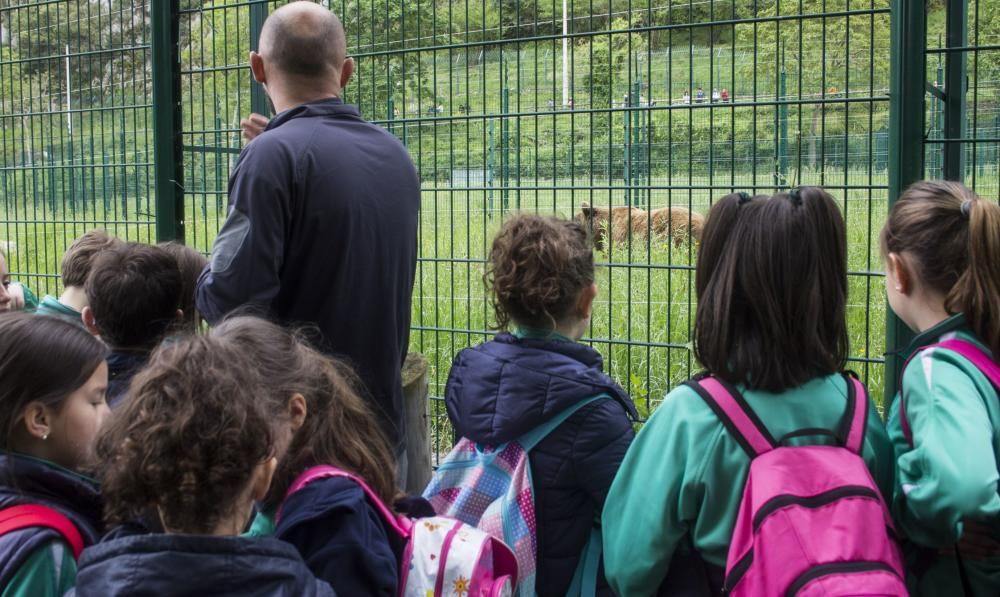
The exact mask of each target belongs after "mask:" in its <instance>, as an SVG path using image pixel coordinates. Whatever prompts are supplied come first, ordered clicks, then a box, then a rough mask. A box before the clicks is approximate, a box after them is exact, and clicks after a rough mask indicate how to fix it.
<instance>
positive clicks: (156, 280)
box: [86, 243, 183, 349]
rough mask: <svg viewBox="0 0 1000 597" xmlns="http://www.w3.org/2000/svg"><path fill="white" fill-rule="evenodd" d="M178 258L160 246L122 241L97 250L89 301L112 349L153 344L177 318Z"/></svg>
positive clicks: (178, 289)
mask: <svg viewBox="0 0 1000 597" xmlns="http://www.w3.org/2000/svg"><path fill="white" fill-rule="evenodd" d="M182 287H183V283H182V281H181V273H180V270H179V269H178V268H177V261H176V260H175V259H174V258H173V256H172V255H170V253H168V252H167V251H166V250H165V249H163V248H161V247H155V246H151V245H144V244H139V243H125V244H123V245H122V246H120V247H114V248H111V249H109V250H107V251H104V252H102V253H101V255H100V256H99V257H98V258H97V259H96V260H95V261H94V265H93V268H92V270H91V272H90V276H89V277H88V278H87V285H86V290H87V301H88V302H89V303H90V309H91V311H93V313H94V321H95V323H96V325H97V330H98V332H100V334H101V338H102V339H104V341H105V342H107V343H108V345H110V346H111V347H112V348H133V349H151V348H153V347H155V346H156V344H157V343H159V342H160V340H162V339H163V337H164V336H165V335H166V334H167V332H168V330H170V328H171V327H172V326H173V325H174V324H175V323H176V321H177V317H176V314H177V309H178V308H179V306H180V301H181V288H182Z"/></svg>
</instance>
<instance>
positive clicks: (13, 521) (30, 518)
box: [0, 504, 83, 560]
mask: <svg viewBox="0 0 1000 597" xmlns="http://www.w3.org/2000/svg"><path fill="white" fill-rule="evenodd" d="M33 527H40V528H46V529H52V530H53V531H55V532H57V533H59V534H60V535H61V536H62V538H63V539H64V540H65V541H66V543H69V547H70V549H71V550H72V551H73V559H74V560H79V559H80V553H81V552H83V535H81V534H80V530H79V529H77V528H76V525H75V524H73V522H72V521H71V520H70V519H69V518H67V517H66V515H64V514H63V513H61V512H59V511H58V510H55V509H53V508H49V507H48V506H42V505H40V504H22V505H20V506H11V507H10V508H4V509H3V510H0V535H6V534H7V533H12V532H14V531H20V530H21V529H29V528H33Z"/></svg>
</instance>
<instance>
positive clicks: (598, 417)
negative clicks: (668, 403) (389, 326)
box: [445, 333, 638, 597]
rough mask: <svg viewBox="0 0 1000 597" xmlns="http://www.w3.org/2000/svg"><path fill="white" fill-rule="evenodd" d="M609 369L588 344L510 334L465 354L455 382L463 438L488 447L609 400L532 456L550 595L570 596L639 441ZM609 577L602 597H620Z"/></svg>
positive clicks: (541, 577) (541, 557)
mask: <svg viewBox="0 0 1000 597" xmlns="http://www.w3.org/2000/svg"><path fill="white" fill-rule="evenodd" d="M602 366H603V361H602V359H601V356H600V355H599V354H598V353H597V352H596V351H595V350H594V349H592V348H590V347H589V346H587V345H585V344H579V343H576V342H570V341H561V340H548V339H531V338H516V337H514V336H512V335H510V334H507V333H501V334H497V336H496V338H495V339H494V340H493V341H491V342H486V343H484V344H481V345H479V346H476V347H473V348H467V349H465V350H463V351H461V352H460V353H458V356H456V357H455V362H454V364H453V365H452V369H451V374H450V376H449V378H448V386H447V390H446V394H445V398H446V404H447V407H448V418H449V419H451V423H452V425H453V426H454V427H455V429H456V431H457V432H458V435H460V436H462V437H465V438H468V439H470V440H472V441H474V442H477V443H482V444H488V445H498V444H502V443H506V442H508V441H511V440H513V439H516V438H518V437H520V436H522V435H524V434H525V433H527V432H529V431H531V430H532V429H534V428H536V427H538V426H539V425H541V424H543V423H545V422H546V421H548V420H549V419H551V418H553V417H555V416H556V415H558V414H559V413H560V412H562V411H564V410H566V409H567V408H569V407H570V406H573V405H574V404H576V403H578V402H580V401H583V400H587V399H589V398H592V397H594V396H597V395H600V394H604V395H607V396H608V397H609V398H608V399H607V400H598V401H596V402H594V403H592V404H589V405H587V406H585V407H583V408H582V409H580V411H578V412H576V413H574V414H573V416H571V417H570V418H569V419H567V420H566V422H565V423H563V424H562V425H560V426H559V427H558V428H556V430H555V431H553V432H552V433H551V434H550V435H549V436H548V437H546V438H545V439H544V440H542V441H541V442H540V443H539V444H538V445H537V446H536V447H535V449H534V450H532V451H531V454H530V455H529V460H530V463H531V474H532V485H533V486H534V490H535V512H536V516H537V518H538V531H537V532H538V537H537V538H538V554H537V558H538V572H537V576H536V578H535V589H536V591H537V593H538V595H539V596H540V597H549V596H556V595H558V596H559V597H562V596H564V595H565V594H566V591H567V589H568V588H569V585H570V582H571V581H572V578H573V572H574V571H575V570H576V567H577V564H578V562H579V559H580V554H581V553H582V551H583V548H584V546H585V545H586V543H587V539H588V537H589V535H590V530H591V528H592V527H593V525H594V521H595V520H596V519H597V518H598V517H599V516H600V513H601V510H602V509H603V507H604V498H605V497H606V496H607V493H608V489H609V488H610V487H611V482H612V480H614V477H615V473H616V472H617V471H618V466H619V465H620V464H621V461H622V459H623V458H624V457H625V452H626V451H627V450H628V447H629V445H630V444H631V443H632V439H633V437H634V433H633V430H632V421H633V420H635V419H637V418H638V414H637V413H636V411H635V406H634V405H633V404H632V400H631V399H630V398H629V396H628V395H627V394H626V393H625V391H624V390H622V388H621V387H619V386H618V384H616V383H615V382H614V381H613V380H612V379H611V378H610V377H608V376H607V375H605V374H604V373H603V371H602ZM603 576H604V575H603V571H602V573H601V576H600V578H599V579H598V587H599V589H600V594H602V595H610V594H612V593H611V592H610V589H609V588H608V586H607V583H606V582H605V581H604V577H603Z"/></svg>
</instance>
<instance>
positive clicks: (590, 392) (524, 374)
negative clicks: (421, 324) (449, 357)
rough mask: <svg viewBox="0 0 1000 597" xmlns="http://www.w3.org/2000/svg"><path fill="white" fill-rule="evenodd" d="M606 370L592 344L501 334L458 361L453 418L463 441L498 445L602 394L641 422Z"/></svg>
mask: <svg viewBox="0 0 1000 597" xmlns="http://www.w3.org/2000/svg"><path fill="white" fill-rule="evenodd" d="M603 365H604V361H603V359H602V358H601V355H600V354H598V352H597V351H596V350H594V349H593V348H591V347H590V346H587V345H586V344H580V343H578V342H568V341H560V340H549V339H539V338H516V337H514V336H513V335H511V334H509V333H506V332H503V333H500V334H497V336H496V337H495V338H494V339H493V340H492V341H490V342H486V343H484V344H480V345H479V346H474V347H472V348H467V349H465V350H462V351H461V352H459V353H458V355H457V356H456V357H455V361H454V363H453V364H452V368H451V373H450V374H449V376H448V386H447V389H446V391H445V403H446V406H447V408H448V417H449V418H450V419H451V421H452V423H453V424H454V425H455V428H456V431H457V432H458V435H459V436H461V437H465V438H468V439H470V440H472V441H474V442H477V443H482V444H487V445H493V446H496V445H499V444H503V443H506V442H509V441H511V440H513V439H516V438H518V437H520V436H522V435H524V434H525V433H527V432H529V431H531V430H532V429H534V428H535V427H538V426H539V425H541V424H542V423H545V422H546V421H548V420H549V419H551V418H553V417H555V416H556V415H558V414H559V413H561V412H562V411H564V410H566V409H567V408H569V407H571V406H573V405H574V404H576V403H578V402H580V401H581V400H586V399H588V398H592V397H593V396H596V395H598V394H607V395H609V396H611V398H612V399H614V400H615V401H617V402H618V403H620V404H621V405H622V408H624V409H625V412H626V413H627V414H628V416H629V417H630V418H631V419H632V420H636V419H638V418H639V414H638V413H637V412H636V410H635V405H634V404H633V403H632V399H631V398H629V396H628V394H626V393H625V390H623V389H622V388H621V386H619V385H618V384H617V383H615V382H614V380H612V379H611V378H610V377H608V376H607V375H606V374H605V373H604V372H603V370H602V368H603Z"/></svg>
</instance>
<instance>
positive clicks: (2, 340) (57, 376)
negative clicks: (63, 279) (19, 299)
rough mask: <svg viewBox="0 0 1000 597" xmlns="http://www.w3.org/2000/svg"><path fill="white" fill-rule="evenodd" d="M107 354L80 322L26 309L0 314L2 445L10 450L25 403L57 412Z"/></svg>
mask: <svg viewBox="0 0 1000 597" xmlns="http://www.w3.org/2000/svg"><path fill="white" fill-rule="evenodd" d="M106 357H107V348H105V346H104V344H102V343H101V341H100V340H98V339H97V338H94V337H93V336H92V335H90V334H88V333H87V332H86V331H85V330H84V329H83V328H81V327H80V326H78V325H74V324H71V323H67V322H65V321H62V320H60V319H57V318H54V317H41V316H36V315H32V314H30V313H24V312H15V313H5V314H3V315H0V433H3V434H4V435H3V440H2V442H0V447H2V448H3V449H4V450H10V449H12V446H11V438H12V437H13V434H14V430H15V428H16V427H17V425H18V424H19V423H20V422H21V420H22V419H21V417H22V414H23V413H24V408H25V407H26V406H27V405H28V404H29V403H31V402H40V403H42V404H44V405H45V406H48V407H50V408H53V409H56V410H58V409H59V408H60V407H61V406H62V403H63V401H65V400H66V398H67V397H68V396H69V395H70V394H72V393H73V392H74V391H76V390H77V389H79V388H80V387H81V386H83V384H85V383H86V382H87V380H88V379H90V376H92V375H93V374H94V371H96V370H97V368H98V367H99V366H100V364H101V363H103V362H104V359H105V358H106Z"/></svg>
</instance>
